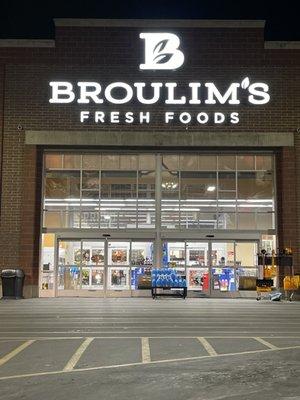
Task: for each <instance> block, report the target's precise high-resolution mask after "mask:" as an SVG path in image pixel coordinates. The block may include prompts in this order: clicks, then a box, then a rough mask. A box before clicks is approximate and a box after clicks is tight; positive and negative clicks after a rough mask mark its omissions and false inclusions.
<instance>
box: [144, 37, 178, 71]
mask: <svg viewBox="0 0 300 400" xmlns="http://www.w3.org/2000/svg"><path fill="white" fill-rule="evenodd" d="M140 38H141V39H143V40H144V41H145V62H144V63H143V64H140V69H149V70H155V69H159V70H162V69H165V70H175V69H177V68H179V67H181V66H182V64H183V63H184V54H183V52H182V51H181V50H180V49H179V46H180V40H179V37H178V36H177V35H175V34H174V33H169V32H161V33H159V32H142V33H140Z"/></svg>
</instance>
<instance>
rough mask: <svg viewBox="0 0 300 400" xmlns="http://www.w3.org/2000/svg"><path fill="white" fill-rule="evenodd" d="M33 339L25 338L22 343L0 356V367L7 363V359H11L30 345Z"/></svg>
mask: <svg viewBox="0 0 300 400" xmlns="http://www.w3.org/2000/svg"><path fill="white" fill-rule="evenodd" d="M33 342H35V340H27V341H26V342H25V343H22V344H21V345H20V346H18V347H17V348H16V349H14V350H12V351H11V352H10V353H8V354H6V355H5V356H4V357H2V358H0V367H1V366H2V365H4V364H5V363H7V361H9V360H11V359H12V358H13V357H15V356H16V355H17V354H19V353H21V351H23V350H24V349H26V347H28V346H30V345H31V344H32V343H33Z"/></svg>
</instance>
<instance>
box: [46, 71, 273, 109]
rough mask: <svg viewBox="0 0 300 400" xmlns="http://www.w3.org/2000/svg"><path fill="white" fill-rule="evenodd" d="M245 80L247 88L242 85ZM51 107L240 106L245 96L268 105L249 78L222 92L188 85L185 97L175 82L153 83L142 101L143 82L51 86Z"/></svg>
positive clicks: (264, 92)
mask: <svg viewBox="0 0 300 400" xmlns="http://www.w3.org/2000/svg"><path fill="white" fill-rule="evenodd" d="M245 80H247V81H249V84H248V85H247V86H244V85H243V82H244V81H245ZM49 84H50V86H51V89H52V90H51V98H50V100H49V102H50V103H53V104H58V103H65V104H66V103H72V102H74V101H76V102H77V103H79V104H88V103H95V104H103V103H111V104H128V103H130V102H131V101H133V100H134V101H135V102H138V103H141V104H155V103H158V102H160V101H161V100H162V98H163V99H164V100H163V102H164V103H165V104H202V103H204V104H231V105H238V104H240V102H241V101H240V98H241V97H242V96H243V97H244V96H245V95H246V98H247V101H248V103H250V104H255V105H263V104H266V103H268V102H269V100H270V95H269V93H268V91H269V86H268V85H267V84H266V83H263V82H254V83H251V84H250V80H249V78H245V79H244V80H243V81H242V83H239V82H233V83H230V85H229V86H228V88H227V89H226V90H225V91H223V92H222V91H220V90H219V89H218V87H217V86H216V84H215V83H213V82H204V83H202V82H190V83H188V84H187V86H186V87H185V88H184V92H185V95H178V93H177V91H178V88H177V86H178V85H177V83H176V82H167V83H163V82H153V83H150V84H148V88H147V89H149V88H151V91H152V96H148V97H147V98H146V97H145V93H144V92H145V89H146V86H147V84H146V83H145V82H134V83H133V84H129V83H126V82H112V83H109V84H108V85H107V86H103V85H102V84H100V83H99V82H77V84H76V85H73V84H72V83H71V82H56V81H55V82H50V83H49Z"/></svg>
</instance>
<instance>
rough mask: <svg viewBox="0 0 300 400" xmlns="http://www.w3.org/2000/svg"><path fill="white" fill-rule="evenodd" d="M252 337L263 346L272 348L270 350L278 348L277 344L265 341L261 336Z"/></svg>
mask: <svg viewBox="0 0 300 400" xmlns="http://www.w3.org/2000/svg"><path fill="white" fill-rule="evenodd" d="M253 339H255V340H257V341H258V342H259V343H261V344H263V345H264V346H266V347H268V348H269V349H272V350H277V349H278V347H277V346H274V344H272V343H269V342H267V341H266V340H265V339H262V338H261V337H254V338H253Z"/></svg>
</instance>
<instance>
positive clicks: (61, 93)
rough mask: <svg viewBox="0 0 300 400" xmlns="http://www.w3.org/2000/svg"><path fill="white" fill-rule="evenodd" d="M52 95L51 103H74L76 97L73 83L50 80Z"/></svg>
mask: <svg viewBox="0 0 300 400" xmlns="http://www.w3.org/2000/svg"><path fill="white" fill-rule="evenodd" d="M49 85H50V86H51V88H52V97H51V99H50V100H49V103H72V101H73V100H74V99H75V93H74V92H73V85H72V83H70V82H50V83H49Z"/></svg>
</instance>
